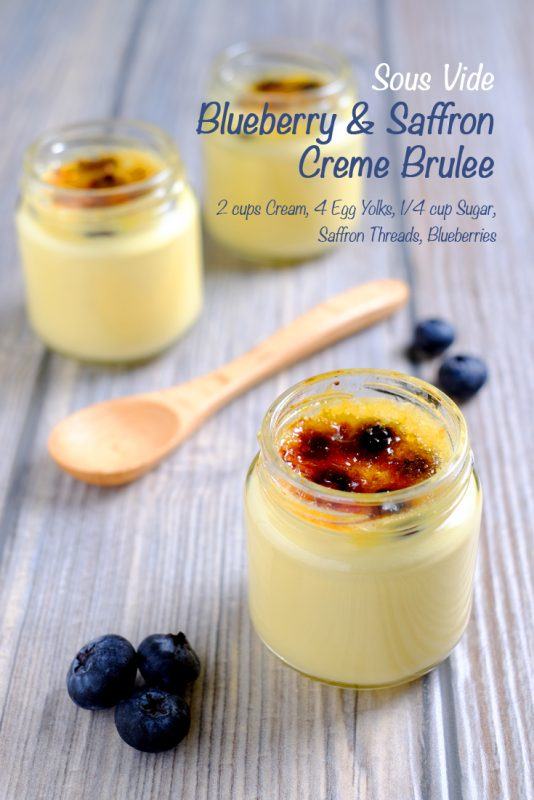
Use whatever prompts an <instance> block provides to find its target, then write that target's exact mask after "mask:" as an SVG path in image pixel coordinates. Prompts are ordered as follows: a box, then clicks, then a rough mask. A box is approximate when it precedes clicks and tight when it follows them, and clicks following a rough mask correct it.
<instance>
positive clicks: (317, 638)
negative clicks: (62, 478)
mask: <svg viewBox="0 0 534 800" xmlns="http://www.w3.org/2000/svg"><path fill="white" fill-rule="evenodd" d="M375 397H376V398H384V397H386V398H389V399H391V400H394V401H395V403H399V404H408V405H407V406H406V409H408V413H412V412H411V411H410V410H409V409H411V408H414V409H418V411H417V413H419V414H420V413H421V410H422V411H423V412H424V414H425V415H427V414H428V415H430V416H431V418H432V419H435V420H438V421H439V423H440V425H442V426H443V428H444V430H445V431H446V435H447V437H448V440H449V442H450V454H451V455H450V459H449V461H448V463H445V464H444V465H442V467H441V468H440V469H439V470H438V471H437V472H436V473H435V474H434V475H433V476H431V477H430V478H427V479H426V480H423V481H422V482H420V483H417V484H414V485H412V486H409V487H408V488H405V489H400V490H395V491H390V492H387V493H375V494H364V493H351V492H345V491H338V490H336V489H330V488H326V487H325V486H320V485H318V484H316V483H312V482H310V481H309V480H307V479H305V478H303V477H301V476H300V475H299V474H298V473H297V472H295V471H294V470H293V469H292V468H291V467H290V466H289V465H288V464H287V463H286V462H285V461H284V460H283V459H282V458H281V456H280V455H279V452H278V442H279V437H280V434H281V431H282V430H283V429H284V428H285V427H286V426H287V424H288V422H289V421H290V420H291V419H298V418H300V416H301V415H302V414H303V412H305V411H306V409H308V408H311V407H312V406H313V405H314V404H317V403H318V402H320V403H323V402H329V401H330V400H331V399H333V398H334V399H335V398H343V399H344V398H349V399H351V398H353V399H354V400H355V401H357V400H358V398H375ZM402 413H404V406H403V412H402ZM259 442H260V452H259V454H258V455H257V456H256V458H255V459H254V461H253V463H252V466H251V468H250V471H249V474H248V477H247V486H246V503H245V505H246V520H247V530H248V553H249V603H250V613H251V617H252V621H253V624H254V626H255V628H256V631H257V633H258V635H259V636H260V638H261V639H262V640H263V642H264V643H265V644H266V645H267V647H268V648H269V649H270V650H271V651H272V652H273V653H275V654H276V655H277V656H278V657H279V658H281V659H282V660H283V661H284V662H286V663H287V664H289V665H290V666H291V667H293V668H294V669H296V670H298V671H299V672H301V673H304V674H305V675H307V676H309V677H312V678H315V679H318V680H321V681H324V682H327V683H332V684H336V685H339V686H347V687H354V688H359V689H365V688H367V689H371V688H381V687H386V686H393V685H396V684H400V683H404V682H406V681H410V680H413V679H414V678H416V677H418V676H420V675H422V674H424V673H425V672H428V671H429V670H430V669H432V668H433V667H434V666H436V665H437V664H439V663H440V662H441V661H442V660H443V659H444V658H446V657H447V655H448V654H449V653H450V651H451V650H452V648H453V647H454V646H455V645H456V643H457V642H458V640H459V639H460V637H461V636H462V633H463V631H464V629H465V627H466V625H467V622H468V618H469V613H470V607H471V595H472V584H473V574H474V569H475V561H476V553H477V545H478V535H479V528H480V515H481V505H482V497H481V490H480V485H479V482H478V478H477V475H476V473H475V472H474V469H473V461H472V454H471V450H470V446H469V441H468V435H467V428H466V424H465V420H464V418H463V416H462V414H461V412H460V411H459V409H458V408H457V406H456V405H455V404H454V403H453V402H452V401H451V400H450V399H449V398H448V397H447V396H446V395H444V394H443V393H442V392H440V391H439V390H438V389H436V388H435V387H433V386H431V385H429V384H427V383H425V382H424V381H421V380H418V379H416V378H412V377H408V376H406V375H403V374H401V373H397V372H388V371H383V370H344V371H341V372H332V373H327V374H324V375H320V376H318V377H316V378H312V379H310V380H307V381H303V382H302V383H299V384H297V385H296V386H294V387H293V388H291V389H289V390H288V391H286V392H285V393H284V394H283V395H281V396H280V397H279V398H278V399H277V400H276V401H275V402H274V403H273V404H272V406H271V407H270V409H269V410H268V412H267V414H266V416H265V419H264V421H263V424H262V427H261V432H260V435H259Z"/></svg>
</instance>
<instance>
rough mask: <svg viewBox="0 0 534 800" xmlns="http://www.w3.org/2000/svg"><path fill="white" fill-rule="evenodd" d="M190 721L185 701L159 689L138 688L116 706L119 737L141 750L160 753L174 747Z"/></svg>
mask: <svg viewBox="0 0 534 800" xmlns="http://www.w3.org/2000/svg"><path fill="white" fill-rule="evenodd" d="M190 724H191V715H190V712H189V706H188V704H187V703H186V701H185V700H184V699H183V698H182V697H179V696H178V695H174V694H170V693H169V692H165V691H163V690H162V689H155V688H152V689H150V688H147V687H143V688H141V689H138V690H137V691H135V692H134V693H133V695H132V696H131V697H129V698H128V699H127V700H123V701H122V702H121V703H119V705H118V706H117V708H116V709H115V725H116V726H117V731H118V732H119V736H120V737H121V739H123V740H124V741H125V742H126V744H129V745H130V746H131V747H135V749H136V750H142V751H143V752H144V753H160V752H162V751H163V750H170V749H171V748H172V747H176V745H177V744H178V743H179V742H181V741H182V739H183V738H184V736H186V735H187V733H188V731H189V727H190Z"/></svg>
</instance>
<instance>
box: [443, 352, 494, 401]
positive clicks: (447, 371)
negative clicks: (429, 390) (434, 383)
mask: <svg viewBox="0 0 534 800" xmlns="http://www.w3.org/2000/svg"><path fill="white" fill-rule="evenodd" d="M487 379H488V368H487V366H486V364H485V363H484V362H483V361H482V359H481V358H477V356H469V355H457V356H452V357H451V358H447V359H445V361H444V362H443V364H442V365H441V367H440V369H439V373H438V383H439V385H440V387H441V388H442V389H443V391H444V392H446V393H447V394H448V395H450V396H451V397H453V398H454V399H455V400H469V398H470V397H473V395H474V394H476V393H477V392H478V390H479V389H480V388H481V387H482V386H484V384H485V383H486V381H487Z"/></svg>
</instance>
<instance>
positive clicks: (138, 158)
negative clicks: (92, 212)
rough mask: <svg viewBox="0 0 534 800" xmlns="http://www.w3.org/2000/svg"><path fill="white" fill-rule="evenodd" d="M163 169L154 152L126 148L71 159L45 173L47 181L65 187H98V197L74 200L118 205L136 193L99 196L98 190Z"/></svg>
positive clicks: (126, 183) (139, 179)
mask: <svg viewBox="0 0 534 800" xmlns="http://www.w3.org/2000/svg"><path fill="white" fill-rule="evenodd" d="M161 169H162V164H161V163H160V161H159V160H158V159H157V158H156V157H155V156H153V155H152V154H151V153H148V152H146V151H143V150H134V149H125V150H117V151H114V152H102V153H98V154H96V155H94V156H87V157H83V158H78V159H75V160H73V161H68V162H67V163H65V164H61V165H60V166H58V167H56V168H54V169H52V170H50V171H49V172H47V173H46V174H45V175H44V176H43V177H44V179H45V180H46V182H47V183H50V184H52V185H53V186H57V187H59V188H61V189H80V190H97V191H96V192H95V197H94V199H89V198H84V202H83V203H82V202H81V198H80V201H76V200H74V201H72V200H71V201H70V202H71V204H72V203H73V202H74V204H79V205H114V204H117V203H123V202H125V201H126V200H129V199H131V196H132V195H131V194H130V193H128V194H126V193H125V194H120V193H119V194H116V195H107V196H106V197H105V198H104V197H103V196H101V197H100V198H99V197H98V190H99V189H114V188H118V187H121V186H132V185H135V184H136V183H142V182H143V181H146V180H148V179H149V178H152V177H153V176H154V175H156V174H157V173H158V172H160V171H161ZM140 193H141V192H140Z"/></svg>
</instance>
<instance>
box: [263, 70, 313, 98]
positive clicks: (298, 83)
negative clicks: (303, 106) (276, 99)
mask: <svg viewBox="0 0 534 800" xmlns="http://www.w3.org/2000/svg"><path fill="white" fill-rule="evenodd" d="M322 85H323V83H322V82H321V81H320V80H318V79H317V78H312V77H309V76H298V75H295V76H290V75H288V76H282V77H279V78H275V77H272V78H262V79H261V80H258V81H256V82H255V83H254V85H253V89H254V91H255V92H260V93H265V94H293V93H297V92H310V91H313V90H315V89H320V88H321V86H322Z"/></svg>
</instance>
